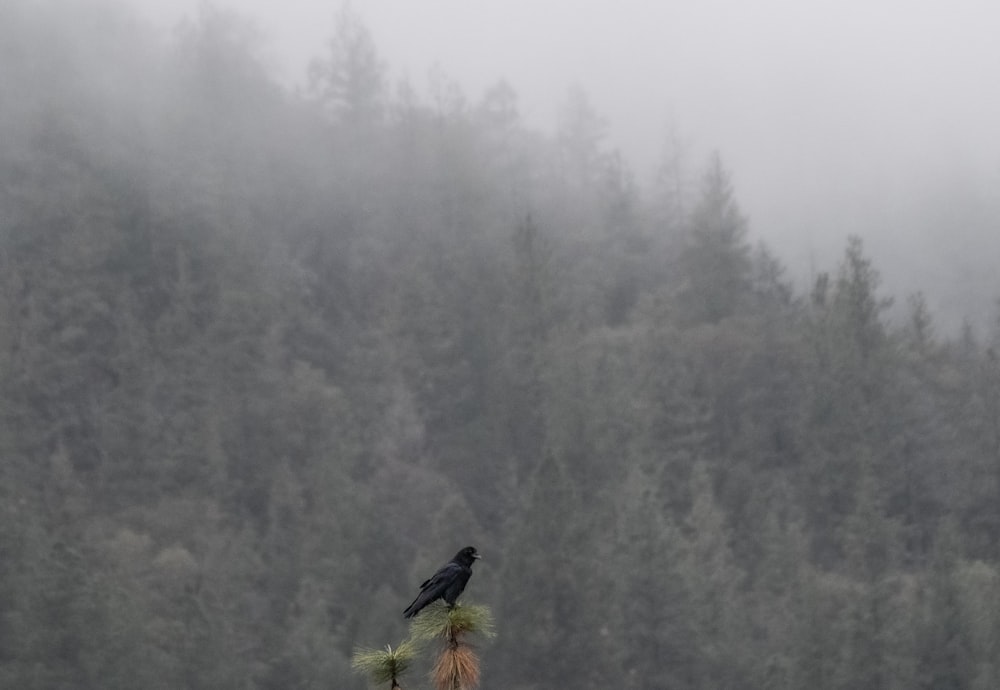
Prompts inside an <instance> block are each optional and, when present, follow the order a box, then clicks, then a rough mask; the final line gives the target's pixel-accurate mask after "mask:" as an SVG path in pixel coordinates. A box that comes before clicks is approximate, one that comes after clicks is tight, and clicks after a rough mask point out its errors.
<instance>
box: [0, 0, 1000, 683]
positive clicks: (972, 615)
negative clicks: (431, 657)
mask: <svg viewBox="0 0 1000 690" xmlns="http://www.w3.org/2000/svg"><path fill="white" fill-rule="evenodd" d="M78 5H79V7H81V8H82V7H84V6H86V11H84V10H83V9H79V8H78ZM78 5H74V6H73V8H65V12H64V11H63V9H64V8H62V7H60V8H59V11H56V9H55V8H54V6H52V4H51V3H35V2H30V1H29V0H8V1H7V2H5V3H3V4H2V5H0V57H2V59H0V84H3V85H4V88H5V91H10V92H11V93H17V94H18V97H17V98H16V99H15V98H8V99H3V100H2V101H0V140H2V141H4V142H5V145H4V147H2V149H0V209H2V212H0V264H2V268H3V270H2V271H0V517H2V520H0V685H2V686H4V687H19V688H20V687H23V688H60V687H75V688H82V689H83V690H90V689H91V688H102V689H109V690H115V689H117V688H130V687H135V686H137V685H141V686H142V687H150V688H156V687H188V688H195V689H196V688H213V689H215V688H223V689H225V688H260V689H264V688H307V687H325V686H338V687H348V688H350V687H354V688H357V687H360V685H359V682H360V681H359V679H358V678H355V677H354V676H353V675H352V674H351V672H350V667H351V661H352V650H354V649H355V648H356V647H357V644H358V643H359V641H361V640H370V639H376V640H384V639H396V637H397V636H398V634H399V632H400V629H401V626H402V620H401V619H400V612H401V610H402V608H403V606H404V605H405V603H406V601H407V600H408V598H409V597H410V595H411V594H412V592H413V591H414V586H415V583H416V582H419V581H420V577H421V576H422V575H424V574H425V573H426V572H428V570H429V569H430V568H431V567H433V565H434V564H435V560H436V559H437V558H439V557H440V555H441V550H444V551H445V553H447V550H449V549H451V548H453V546H449V545H454V546H457V545H460V544H465V543H475V544H477V545H479V546H480V548H481V550H482V552H483V553H484V556H485V558H484V561H483V562H482V563H481V564H479V565H478V566H477V571H476V575H475V577H474V579H473V580H472V582H471V584H470V590H469V592H470V593H474V596H476V597H477V598H480V600H482V601H484V602H486V603H487V604H489V606H490V609H489V610H487V609H486V608H485V606H484V607H480V606H470V605H461V606H458V607H455V608H454V609H452V610H450V611H449V610H447V609H445V608H443V607H442V608H429V609H427V610H426V611H425V612H424V613H422V614H421V615H420V616H419V617H418V618H417V619H416V621H415V622H414V626H415V628H414V630H413V632H414V635H415V636H417V637H422V638H434V639H438V640H441V641H443V643H444V644H443V649H444V650H445V651H446V652H447V654H449V655H450V656H448V655H446V656H445V657H442V659H443V660H442V665H441V666H440V667H439V671H440V677H439V678H438V682H439V683H449V684H451V685H453V683H454V680H455V679H456V678H459V679H460V683H462V684H466V685H468V684H472V683H474V682H475V681H476V678H474V677H473V675H474V674H473V673H472V669H473V668H479V666H478V663H474V659H473V656H472V653H473V652H472V650H471V648H468V647H467V646H464V642H462V644H458V645H456V646H454V647H452V646H450V640H453V639H454V640H461V638H462V636H463V635H465V634H467V633H471V632H473V631H477V632H487V631H489V630H491V629H492V627H493V624H492V620H490V617H489V616H488V615H487V614H488V612H489V611H490V610H492V611H496V623H497V627H498V628H499V629H501V630H503V631H504V634H503V635H500V636H498V637H497V638H496V639H495V640H493V641H491V642H490V644H489V645H488V646H485V647H484V648H483V649H481V650H478V652H477V653H478V654H481V655H482V660H481V662H482V671H483V678H484V680H488V682H489V684H491V685H495V686H496V687H507V688H512V689H513V690H519V689H526V688H531V687H541V686H544V687H556V686H561V685H571V686H575V687H580V688H598V687H600V688H603V687H629V688H639V687H642V688H707V687H730V688H737V689H738V688H756V687H774V688H800V687H811V688H847V687H885V688H922V687H928V688H929V687H956V688H989V687H995V686H996V684H997V679H998V678H1000V670H998V666H997V661H996V660H997V659H998V658H1000V608H998V605H997V604H996V602H997V601H1000V598H998V596H997V591H998V582H1000V547H998V544H1000V366H998V364H997V361H998V360H997V354H996V352H997V347H998V338H1000V335H998V334H997V333H996V332H987V333H979V332H977V331H976V330H975V329H973V328H972V327H971V326H970V327H968V328H966V329H965V330H964V331H962V332H961V333H956V334H949V333H947V332H944V330H943V329H941V328H937V327H935V323H934V318H935V316H936V315H934V314H932V313H931V311H930V310H929V308H928V307H927V303H931V301H930V300H928V302H927V303H925V302H924V300H923V298H919V297H918V298H914V299H913V300H911V302H910V313H909V315H908V318H903V319H898V318H897V317H898V316H899V315H898V313H897V312H895V311H894V308H893V306H892V304H893V302H892V300H890V299H889V298H888V297H887V296H886V295H884V294H883V293H882V292H881V285H880V282H879V275H878V270H877V268H876V266H875V265H874V262H873V261H872V259H871V258H869V257H868V256H867V255H866V253H865V247H864V243H863V242H862V240H861V239H860V238H851V239H848V240H847V242H846V246H845V252H844V256H843V259H842V262H841V264H840V265H839V266H833V267H830V270H828V271H826V272H820V273H819V274H818V275H817V278H816V280H815V284H814V285H813V286H811V288H810V289H809V290H806V291H801V290H800V289H799V288H798V287H797V286H795V285H794V284H792V283H791V282H789V281H787V280H786V279H785V277H784V273H783V269H782V267H781V265H780V263H779V262H778V261H777V259H776V258H775V255H774V254H772V252H771V251H770V250H769V249H768V248H767V247H763V246H760V247H758V248H756V249H753V248H752V245H751V244H750V239H749V238H750V234H751V228H750V227H749V224H748V222H747V220H746V217H745V216H744V215H743V214H742V212H741V211H740V209H739V206H738V203H737V194H736V190H734V189H733V187H732V184H731V182H730V179H729V176H728V173H727V171H726V170H725V167H724V166H723V164H722V159H721V157H713V159H711V160H710V161H709V165H708V169H707V173H706V175H705V176H704V178H703V180H702V182H703V184H702V186H701V187H700V188H696V187H695V190H694V191H692V188H693V186H692V184H691V179H689V174H688V172H687V171H686V169H685V168H684V166H682V165H680V163H679V159H678V156H677V153H678V152H674V154H673V158H671V159H670V160H668V161H667V163H668V166H667V167H669V171H668V172H669V180H667V181H665V182H664V184H669V190H666V191H664V190H661V191H660V192H659V194H660V196H663V197H664V198H660V199H657V198H656V196H655V194H657V192H654V193H653V194H652V195H651V194H650V193H649V192H647V191H646V190H645V189H644V188H643V187H642V185H640V184H639V183H637V182H635V180H634V179H633V176H632V174H631V172H630V171H629V169H628V166H627V164H626V163H625V162H624V161H623V160H622V159H621V157H620V156H618V155H617V154H616V153H615V152H613V151H611V150H610V148H609V146H608V143H607V142H606V141H605V138H604V134H605V123H604V120H603V118H601V116H600V115H599V114H597V113H596V112H594V110H593V108H592V106H591V105H590V104H589V102H588V100H587V99H586V96H585V94H583V93H582V92H580V91H578V90H577V91H574V92H573V93H572V94H571V96H570V98H569V100H568V104H567V108H566V110H565V112H564V117H563V119H562V121H561V124H560V129H559V130H558V131H556V132H554V133H551V134H550V133H543V132H538V131H535V130H532V129H530V128H528V127H527V126H526V125H525V123H524V122H522V121H521V119H520V116H519V114H518V109H517V103H516V94H515V93H514V92H513V89H512V87H510V86H507V85H503V84H501V85H500V86H497V87H494V88H493V89H491V90H490V91H489V92H488V93H487V94H486V95H485V97H484V98H483V99H482V102H480V103H476V102H475V101H473V100H468V99H467V98H466V97H465V95H464V94H461V93H460V92H458V91H456V90H455V87H454V86H453V85H449V84H448V83H447V82H446V80H445V79H443V78H442V79H439V80H438V86H439V87H440V88H439V89H438V90H437V91H436V93H435V95H436V97H437V100H435V101H433V102H429V103H425V102H423V101H422V100H421V96H420V95H419V93H418V90H417V89H416V87H413V88H411V89H410V90H409V91H407V90H402V91H400V93H399V94H398V95H396V96H391V95H390V94H389V93H388V92H387V89H386V88H385V81H384V72H383V66H382V63H381V61H380V60H379V58H378V55H377V53H376V52H375V47H374V44H373V42H372V41H371V38H370V36H369V35H368V33H367V31H365V30H364V28H363V25H361V24H360V20H359V18H358V17H356V16H354V15H352V14H351V13H350V11H349V8H345V9H344V11H343V12H341V14H340V16H339V18H338V24H337V26H335V27H333V41H332V42H331V45H330V46H329V51H328V53H327V55H326V57H325V58H321V59H319V60H318V61H317V62H316V63H315V66H314V69H313V79H314V81H313V87H314V89H313V91H311V92H310V96H311V97H304V96H302V95H300V94H296V93H291V92H289V91H288V90H286V89H284V88H283V87H282V86H281V85H280V84H279V82H278V80H277V79H275V78H274V77H273V76H272V75H270V74H269V73H268V72H267V69H266V67H265V62H264V61H262V60H261V59H260V55H261V50H260V46H259V45H258V43H257V42H258V38H257V34H256V33H255V32H254V31H253V30H252V28H251V27H249V26H248V24H246V23H245V22H244V21H243V20H241V19H239V17H238V16H237V15H234V14H232V13H228V12H221V11H216V10H212V9H211V8H210V7H207V8H206V9H205V10H204V11H203V12H202V13H201V14H200V15H198V16H197V17H196V18H195V19H194V20H192V21H190V22H188V23H186V24H185V25H184V27H182V29H181V30H179V32H178V33H177V34H176V35H175V37H174V38H173V39H172V42H171V43H169V44H164V43H161V42H158V41H159V39H157V38H156V37H155V36H154V35H152V34H151V33H146V32H144V31H142V30H139V29H138V28H137V24H136V23H135V22H134V21H133V20H131V19H130V18H129V17H128V16H127V15H125V14H123V12H122V11H121V10H120V9H115V8H114V7H111V6H106V5H105V4H100V6H95V7H90V6H88V5H87V3H80V4H78ZM668 192H669V193H668ZM990 289H993V288H990ZM421 626H426V629H423V630H421ZM449 631H450V632H449ZM448 650H451V651H448ZM411 653H412V648H411V647H408V646H406V645H404V646H402V647H400V648H394V649H391V650H390V649H387V650H385V651H381V650H379V651H375V652H370V653H363V654H361V655H360V656H358V655H356V656H355V657H354V659H355V661H359V660H360V663H361V664H362V666H364V667H365V668H366V669H367V670H368V671H369V672H378V673H381V674H382V675H380V676H379V678H381V679H382V682H385V680H391V679H392V675H391V673H392V672H395V673H397V674H398V673H399V672H400V669H401V667H402V666H404V665H405V663H406V662H407V661H408V659H409V658H410V656H408V655H412V654H411ZM414 665H415V666H416V665H417V663H415V664H414ZM379 669H381V671H379ZM385 673H390V675H389V676H386V675H385ZM451 685H449V687H451Z"/></svg>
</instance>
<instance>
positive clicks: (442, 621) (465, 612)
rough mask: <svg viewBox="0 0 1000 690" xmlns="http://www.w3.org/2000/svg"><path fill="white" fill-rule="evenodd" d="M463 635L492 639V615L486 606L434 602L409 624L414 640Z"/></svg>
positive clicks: (449, 637)
mask: <svg viewBox="0 0 1000 690" xmlns="http://www.w3.org/2000/svg"><path fill="white" fill-rule="evenodd" d="M465 633H478V634H480V635H483V636H484V637H493V636H494V634H495V633H494V632H493V614H492V613H491V612H490V609H489V607H487V606H463V605H461V604H456V605H455V606H453V607H449V606H448V605H447V604H444V603H441V602H435V603H433V604H431V605H430V606H428V607H427V608H425V609H424V610H423V611H421V612H420V614H419V615H418V616H417V617H416V618H414V619H413V621H412V622H411V623H410V636H411V637H412V639H414V640H433V639H440V638H443V639H446V640H447V639H452V638H455V637H458V636H460V635H463V634H465Z"/></svg>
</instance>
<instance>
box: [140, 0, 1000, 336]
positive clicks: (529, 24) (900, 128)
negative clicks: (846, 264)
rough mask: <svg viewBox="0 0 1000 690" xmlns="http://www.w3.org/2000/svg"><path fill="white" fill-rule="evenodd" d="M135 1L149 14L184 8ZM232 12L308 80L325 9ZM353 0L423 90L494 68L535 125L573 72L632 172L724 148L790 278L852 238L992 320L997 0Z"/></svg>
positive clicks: (494, 76)
mask: <svg viewBox="0 0 1000 690" xmlns="http://www.w3.org/2000/svg"><path fill="white" fill-rule="evenodd" d="M133 4H134V5H135V6H136V7H139V8H142V10H143V11H145V12H148V13H149V15H150V16H151V17H153V18H155V19H156V20H157V21H158V22H159V23H160V25H161V26H169V25H170V24H171V23H172V22H175V21H177V17H178V16H180V15H181V14H183V13H185V12H186V13H188V14H191V13H193V12H194V11H195V10H196V7H197V2H194V0H192V1H191V2H189V3H187V4H185V3H167V4H164V3H157V2H155V1H154V0H133ZM240 9H241V11H242V12H244V13H245V14H246V15H247V16H248V17H251V18H253V19H254V20H255V21H256V22H257V24H258V26H259V27H261V30H262V34H263V36H264V37H265V38H266V39H267V45H268V53H269V56H270V61H271V65H272V66H273V67H274V69H275V71H276V72H277V73H278V74H280V75H282V78H283V79H285V80H286V81H288V82H289V83H301V82H302V81H303V76H304V74H305V67H306V65H307V64H308V62H309V61H310V60H311V59H313V58H314V57H315V56H316V55H317V54H318V53H319V52H321V51H322V47H323V43H324V41H325V40H327V38H328V35H329V31H330V27H331V26H332V23H333V17H334V14H335V12H336V8H335V7H331V6H330V5H329V4H328V3H318V2H309V1H305V0H298V1H297V2H290V3H284V4H282V5H281V6H280V8H279V7H277V6H274V5H273V4H271V3H267V2H257V3H254V2H244V3H241V4H240ZM354 9H355V10H356V11H357V12H358V13H359V15H361V16H362V17H363V18H364V21H365V23H366V25H367V26H368V27H369V29H370V30H371V33H372V36H373V37H374V39H375V42H376V44H377V45H378V47H379V51H380V53H381V54H382V56H383V57H384V59H385V61H386V65H387V67H388V75H389V79H390V81H395V80H398V79H406V80H408V82H409V83H411V84H412V85H414V86H415V87H416V88H418V89H419V90H421V91H422V92H425V93H426V91H427V90H428V89H429V88H430V84H429V82H430V81H431V78H430V75H431V73H432V72H440V73H442V74H444V75H446V76H447V77H448V78H449V79H451V80H454V81H455V83H456V84H458V85H459V86H460V87H461V89H462V90H463V92H464V94H465V97H466V98H468V99H469V100H470V101H475V100H476V99H477V98H479V97H481V96H482V95H483V94H484V93H485V91H486V90H487V89H488V88H489V87H490V86H492V84H493V83H495V82H496V81H498V80H501V79H502V80H506V81H507V82H508V83H509V84H511V86H512V87H513V88H514V89H515V91H516V92H517V94H518V96H519V105H520V109H521V113H522V114H523V116H524V118H525V121H526V122H528V123H530V124H531V125H532V126H535V127H538V128H539V129H541V130H543V131H552V130H553V129H554V128H555V127H556V126H557V124H558V119H559V112H560V107H561V105H562V103H563V102H564V101H565V98H566V94H567V93H568V91H569V90H570V89H571V88H575V87H579V88H582V89H583V90H584V91H585V92H586V93H587V95H588V97H589V98H590V99H591V101H592V103H593V105H594V107H595V109H596V111H597V112H598V113H600V114H601V115H602V116H603V117H604V118H605V119H606V120H607V122H608V142H609V144H610V145H612V146H614V147H616V148H618V149H620V150H621V151H622V152H623V154H624V155H625V158H626V160H627V161H628V163H629V165H630V167H631V169H632V170H633V171H634V173H635V175H636V177H637V179H638V180H639V182H640V183H641V184H643V185H647V186H648V185H649V184H650V183H651V181H652V180H653V179H655V176H656V174H657V172H658V170H659V169H660V168H661V167H662V166H663V164H664V159H665V158H671V157H673V156H674V155H675V152H673V149H675V148H678V147H679V148H680V149H681V153H682V154H683V158H684V165H686V166H687V167H688V168H690V170H691V171H692V174H694V171H695V170H696V169H697V167H698V165H700V161H702V160H704V159H705V158H706V157H707V156H708V154H710V153H711V152H712V151H719V152H720V153H721V154H722V155H723V157H724V159H725V161H726V163H727V165H728V167H729V168H730V169H731V170H732V172H733V179H734V182H735V184H736V186H737V189H738V192H739V197H740V201H741V204H742V207H743V209H744V210H745V211H746V213H747V215H748V216H749V218H750V219H751V225H752V232H753V234H754V236H756V237H760V238H762V239H764V240H765V241H767V242H768V244H769V245H770V246H771V247H772V248H773V249H774V251H775V252H776V253H777V254H778V255H779V256H780V257H781V258H782V259H783V260H784V261H785V262H786V264H787V265H788V268H789V270H790V271H791V273H792V274H793V275H794V276H795V278H796V280H798V281H800V283H801V284H803V285H805V284H808V283H809V282H810V281H811V280H813V279H814V278H815V274H816V273H817V272H818V271H820V270H822V268H823V267H826V266H829V265H830V264H831V263H832V262H834V261H835V260H836V257H837V255H838V254H839V252H840V251H841V248H842V247H843V245H844V242H845V241H846V238H847V237H848V236H849V235H852V234H856V235H859V236H861V237H863V238H864V239H865V240H866V242H867V244H868V247H869V251H870V252H871V253H872V255H873V256H874V257H875V259H876V261H877V263H878V265H879V267H880V268H881V271H882V275H883V278H884V280H885V283H886V286H887V287H888V288H889V289H890V291H891V292H893V293H896V294H900V295H906V294H909V293H912V292H916V291H922V292H924V293H925V294H926V297H927V299H928V301H929V303H930V304H931V305H932V307H933V308H934V311H935V314H936V315H937V316H938V317H939V318H941V319H942V320H943V322H944V323H946V324H947V326H948V327H949V328H957V327H958V326H959V325H961V323H962V322H963V321H964V320H965V319H967V318H968V319H972V320H973V321H974V322H976V323H977V324H979V325H985V323H986V322H987V321H988V320H989V318H990V314H991V311H992V307H993V299H994V293H996V292H997V285H996V283H995V282H994V283H993V284H992V285H990V284H989V283H990V281H993V280H994V278H993V276H992V257H995V256H998V255H1000V246H998V242H1000V240H998V237H1000V232H998V230H997V224H996V218H997V216H998V209H1000V198H998V196H1000V192H998V190H1000V143H998V139H997V137H996V125H995V123H996V122H998V121H1000V89H998V88H997V86H996V78H995V77H996V66H997V65H998V64H1000V46H998V45H997V42H996V41H995V40H994V35H993V33H994V32H993V28H994V27H995V26H996V25H997V22H998V21H1000V16H998V15H1000V10H998V9H997V8H995V7H994V6H993V4H992V3H989V2H980V1H977V0H962V1H961V2H959V3H957V4H951V5H948V6H947V7H945V6H942V5H940V4H937V3H930V2H918V3H907V2H879V3H876V4H874V5H873V4H872V3H864V2H841V3H812V4H805V5H804V4H802V3H796V2H789V1H787V0H768V1H767V2H764V3H754V4H753V5H747V4H746V3H739V2H725V1H718V2H707V3H677V4H660V5H656V4H650V3H644V2H625V3H612V2H595V1H588V2H584V3H579V2H546V3H545V5H544V6H543V7H539V6H538V4H537V3H531V2H524V1H520V2H505V3H490V2H486V3H475V4H470V3H465V2H461V1H458V0H434V1H432V2H422V3H419V5H418V4H412V3H399V2H393V1H391V0H365V2H359V3H355V4H354ZM984 290H985V294H984Z"/></svg>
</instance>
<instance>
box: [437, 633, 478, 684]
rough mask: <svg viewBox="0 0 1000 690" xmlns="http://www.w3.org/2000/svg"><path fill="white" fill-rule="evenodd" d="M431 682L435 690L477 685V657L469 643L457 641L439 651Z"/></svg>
mask: <svg viewBox="0 0 1000 690" xmlns="http://www.w3.org/2000/svg"><path fill="white" fill-rule="evenodd" d="M431 682H433V684H434V688H435V690H472V689H473V688H476V687H478V686H479V657H478V656H476V653H475V651H473V649H472V647H470V646H469V645H467V644H465V643H462V642H459V643H457V644H455V645H449V646H448V647H447V648H446V649H444V650H442V651H441V655H440V656H438V659H437V663H436V664H434V671H433V672H432V674H431Z"/></svg>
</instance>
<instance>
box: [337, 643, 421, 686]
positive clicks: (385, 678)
mask: <svg viewBox="0 0 1000 690" xmlns="http://www.w3.org/2000/svg"><path fill="white" fill-rule="evenodd" d="M415 655H416V648H415V645H414V644H413V643H412V642H410V641H409V640H407V641H406V642H402V643H400V645H399V646H398V647H396V648H395V649H393V648H392V646H391V645H386V646H385V649H364V648H360V647H359V648H358V649H355V650H354V656H353V657H352V658H351V668H353V669H354V670H355V671H357V672H358V673H364V674H366V675H367V676H368V677H370V678H371V679H372V682H373V683H375V684H376V685H380V684H382V683H388V682H389V681H395V680H396V679H397V678H399V677H400V676H402V675H403V674H404V673H406V670H407V669H408V668H409V666H410V662H411V661H413V657H414V656H415Z"/></svg>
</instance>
